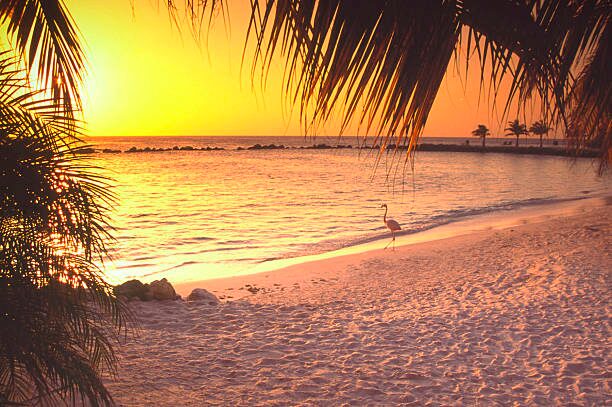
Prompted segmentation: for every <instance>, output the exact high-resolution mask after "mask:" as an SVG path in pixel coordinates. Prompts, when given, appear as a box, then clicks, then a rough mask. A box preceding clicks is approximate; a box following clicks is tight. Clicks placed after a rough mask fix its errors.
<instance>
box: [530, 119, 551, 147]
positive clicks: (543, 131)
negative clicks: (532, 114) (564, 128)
mask: <svg viewBox="0 0 612 407" xmlns="http://www.w3.org/2000/svg"><path fill="white" fill-rule="evenodd" d="M551 130H552V127H549V126H548V125H547V124H546V123H544V120H538V121H537V122H535V123H533V124H532V125H531V127H530V128H529V132H531V133H533V134H536V135H538V136H540V148H542V147H543V146H544V144H543V141H542V138H543V137H544V135H546V136H548V132H549V131H551Z"/></svg>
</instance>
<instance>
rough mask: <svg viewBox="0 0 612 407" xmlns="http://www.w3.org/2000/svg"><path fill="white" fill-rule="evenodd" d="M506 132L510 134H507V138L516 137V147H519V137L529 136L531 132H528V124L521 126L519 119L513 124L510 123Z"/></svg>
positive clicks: (512, 122)
mask: <svg viewBox="0 0 612 407" xmlns="http://www.w3.org/2000/svg"><path fill="white" fill-rule="evenodd" d="M504 130H506V131H507V132H508V133H506V136H516V144H515V147H518V146H519V143H518V142H519V137H520V136H522V135H523V134H525V135H526V134H529V132H528V131H527V125H526V124H520V123H519V121H518V119H515V120H513V121H511V122H508V127H506V128H505V129H504Z"/></svg>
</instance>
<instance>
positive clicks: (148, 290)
mask: <svg viewBox="0 0 612 407" xmlns="http://www.w3.org/2000/svg"><path fill="white" fill-rule="evenodd" d="M114 290H115V295H116V296H117V297H120V298H123V299H124V300H126V301H153V300H158V301H164V300H180V299H181V296H180V295H178V294H177V293H176V291H175V290H174V287H173V286H172V284H170V282H169V281H168V280H166V279H165V278H162V279H161V280H155V281H153V282H151V283H142V282H141V281H140V280H129V281H126V282H125V283H123V284H119V285H117V286H115V288H114ZM187 301H198V302H205V303H208V304H209V305H218V304H219V299H218V298H217V297H216V296H215V295H214V294H213V293H211V292H210V291H207V290H205V289H203V288H196V289H194V290H193V291H192V292H191V294H189V296H188V297H187Z"/></svg>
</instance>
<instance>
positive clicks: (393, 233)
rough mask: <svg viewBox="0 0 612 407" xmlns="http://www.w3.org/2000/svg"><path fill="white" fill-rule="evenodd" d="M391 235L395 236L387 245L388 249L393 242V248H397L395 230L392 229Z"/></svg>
mask: <svg viewBox="0 0 612 407" xmlns="http://www.w3.org/2000/svg"><path fill="white" fill-rule="evenodd" d="M391 235H392V236H393V238H392V239H391V241H390V242H389V243H387V245H386V246H385V249H386V248H387V247H389V245H390V244H391V243H393V250H395V243H394V242H395V232H394V231H391Z"/></svg>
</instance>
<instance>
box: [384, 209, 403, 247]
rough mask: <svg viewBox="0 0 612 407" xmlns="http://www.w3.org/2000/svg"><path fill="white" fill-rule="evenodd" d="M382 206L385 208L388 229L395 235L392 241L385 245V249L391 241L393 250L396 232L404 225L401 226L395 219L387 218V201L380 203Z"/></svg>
mask: <svg viewBox="0 0 612 407" xmlns="http://www.w3.org/2000/svg"><path fill="white" fill-rule="evenodd" d="M380 207H381V208H385V215H384V216H383V222H385V225H386V226H387V229H389V230H390V231H391V235H392V236H393V239H391V241H390V242H389V243H387V245H386V246H385V249H386V248H387V247H389V245H390V244H391V243H393V250H395V232H397V231H398V230H402V227H401V226H400V224H399V223H397V221H396V220H395V219H387V210H388V208H387V204H386V203H384V204H382V205H380Z"/></svg>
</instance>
